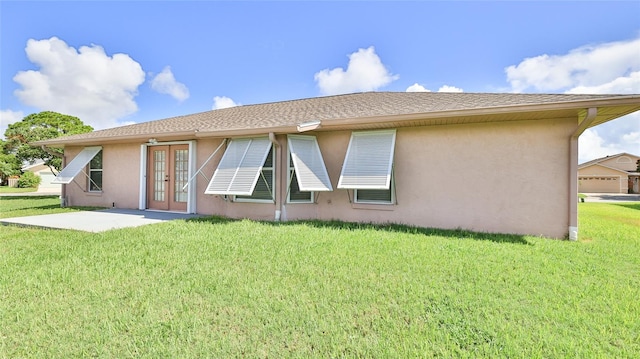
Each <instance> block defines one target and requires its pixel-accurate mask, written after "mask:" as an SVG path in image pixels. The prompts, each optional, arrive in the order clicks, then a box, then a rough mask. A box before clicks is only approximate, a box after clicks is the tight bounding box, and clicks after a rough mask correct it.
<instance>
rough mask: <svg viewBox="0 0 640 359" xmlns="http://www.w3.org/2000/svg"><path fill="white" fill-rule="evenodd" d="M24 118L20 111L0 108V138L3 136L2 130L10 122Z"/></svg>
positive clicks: (3, 130) (5, 128)
mask: <svg viewBox="0 0 640 359" xmlns="http://www.w3.org/2000/svg"><path fill="white" fill-rule="evenodd" d="M23 118H24V113H22V111H12V110H0V138H4V132H5V131H6V130H7V127H9V125H10V124H12V123H15V122H18V121H20V120H22V119H23Z"/></svg>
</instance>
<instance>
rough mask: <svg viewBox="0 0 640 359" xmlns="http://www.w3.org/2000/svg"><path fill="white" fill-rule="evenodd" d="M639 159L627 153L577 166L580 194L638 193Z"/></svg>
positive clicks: (639, 178)
mask: <svg viewBox="0 0 640 359" xmlns="http://www.w3.org/2000/svg"><path fill="white" fill-rule="evenodd" d="M638 160H640V157H638V156H635V155H631V154H628V153H618V154H617V155H613V156H606V157H602V158H597V159H595V160H592V161H589V162H585V163H583V164H581V165H579V166H578V191H580V192H582V193H640V173H639V172H638V163H637V161H638Z"/></svg>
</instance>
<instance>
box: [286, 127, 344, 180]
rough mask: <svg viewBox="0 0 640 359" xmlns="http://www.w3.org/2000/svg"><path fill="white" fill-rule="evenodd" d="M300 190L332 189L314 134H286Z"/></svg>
mask: <svg viewBox="0 0 640 359" xmlns="http://www.w3.org/2000/svg"><path fill="white" fill-rule="evenodd" d="M287 141H288V142H289V152H291V160H292V161H293V167H294V168H295V170H296V178H297V179H298V188H299V189H300V191H304V192H311V191H333V187H331V180H330V179H329V174H328V173H327V168H326V167H325V165H324V160H323V158H322V153H321V152H320V147H319V146H318V140H317V139H316V137H315V136H300V135H289V136H287Z"/></svg>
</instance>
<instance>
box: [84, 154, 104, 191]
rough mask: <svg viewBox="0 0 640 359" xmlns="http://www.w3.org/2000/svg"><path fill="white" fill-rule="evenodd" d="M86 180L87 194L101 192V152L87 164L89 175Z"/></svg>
mask: <svg viewBox="0 0 640 359" xmlns="http://www.w3.org/2000/svg"><path fill="white" fill-rule="evenodd" d="M87 180H88V184H87V188H89V192H101V191H102V150H101V151H100V152H98V153H97V154H96V155H95V156H94V157H93V158H92V159H91V161H90V162H89V175H88V178H87Z"/></svg>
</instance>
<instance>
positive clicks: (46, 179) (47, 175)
mask: <svg viewBox="0 0 640 359" xmlns="http://www.w3.org/2000/svg"><path fill="white" fill-rule="evenodd" d="M39 174H40V178H42V181H41V182H40V186H38V190H39V191H43V190H47V191H59V190H60V189H61V188H62V185H60V184H57V183H51V181H53V180H54V179H55V178H56V176H55V175H54V174H53V173H51V172H48V171H42V172H39Z"/></svg>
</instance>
